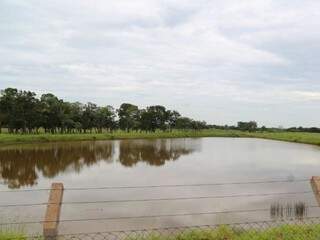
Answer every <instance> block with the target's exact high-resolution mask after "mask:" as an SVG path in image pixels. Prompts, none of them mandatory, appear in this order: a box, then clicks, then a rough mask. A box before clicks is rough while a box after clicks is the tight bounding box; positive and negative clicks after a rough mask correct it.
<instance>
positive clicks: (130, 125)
mask: <svg viewBox="0 0 320 240" xmlns="http://www.w3.org/2000/svg"><path fill="white" fill-rule="evenodd" d="M118 117H119V127H120V129H122V130H125V131H128V132H129V131H130V130H132V129H134V128H135V127H136V126H137V125H138V124H139V122H138V121H139V109H138V107H137V106H136V105H133V104H130V103H123V104H121V106H120V108H119V109H118Z"/></svg>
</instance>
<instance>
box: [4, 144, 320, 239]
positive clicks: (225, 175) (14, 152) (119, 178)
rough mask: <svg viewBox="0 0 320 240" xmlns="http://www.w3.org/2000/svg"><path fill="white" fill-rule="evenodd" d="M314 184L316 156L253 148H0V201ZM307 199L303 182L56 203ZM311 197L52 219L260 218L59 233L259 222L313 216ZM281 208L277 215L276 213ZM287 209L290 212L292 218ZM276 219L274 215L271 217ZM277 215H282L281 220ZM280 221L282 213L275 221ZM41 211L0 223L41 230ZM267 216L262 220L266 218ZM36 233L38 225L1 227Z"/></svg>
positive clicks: (135, 207)
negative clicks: (51, 191)
mask: <svg viewBox="0 0 320 240" xmlns="http://www.w3.org/2000/svg"><path fill="white" fill-rule="evenodd" d="M312 175H320V148H319V147H315V146H309V145H304V144H295V143H285V142H278V141H270V140H261V139H233V138H199V139H191V138H188V139H157V140H120V141H96V142H70V143H46V144H32V145H19V146H6V147H1V148H0V191H4V190H17V189H33V188H48V187H50V185H51V183H52V182H63V183H64V186H65V187H66V188H78V187H83V188H86V187H100V186H142V185H166V184H170V185H172V184H195V183H217V182H218V183H221V182H239V181H240V182H246V181H264V180H270V179H272V180H274V179H281V180H285V179H289V180H294V179H305V178H309V177H311V176H312ZM297 191H298V192H301V191H307V192H308V191H312V190H311V187H310V184H309V182H307V181H305V182H292V183H276V184H275V183H264V184H247V185H220V186H197V187H195V186H193V187H170V188H168V187H164V188H134V189H108V190H107V189H100V190H99V189H96V190H81V191H71V190H70V191H68V190H66V191H65V193H64V201H65V202H70V201H72V202H74V201H105V200H126V199H149V198H177V197H197V196H217V195H235V194H260V193H261V194H265V193H276V192H278V193H279V192H297ZM47 198H48V191H39V192H18V193H17V192H16V191H12V192H10V191H9V192H0V205H3V204H19V203H35V202H36V203H38V202H39V203H42V202H46V201H47ZM305 205H316V201H315V199H314V196H313V194H312V193H305V194H298V195H289V194H288V195H278V196H275V195H273V196H255V197H237V198H223V199H222V198H218V199H196V200H195V199H193V200H175V201H148V202H129V203H128V202H112V203H99V204H93V203H91V204H83V205H82V204H81V205H71V204H66V205H63V208H62V214H61V219H84V218H90V219H93V218H108V217H111V218H113V217H126V216H143V215H167V214H183V213H190V212H192V213H195V212H216V211H226V210H228V211H229V210H230V211H232V210H246V209H269V208H271V210H270V211H262V212H251V213H228V214H226V213H220V214H208V215H197V216H196V215H194V216H176V217H159V218H137V219H135V218H131V219H117V220H103V221H93V220H92V221H88V222H63V223H61V224H60V232H61V233H71V232H79V231H80V232H95V231H108V230H123V229H143V228H156V227H167V226H181V225H197V224H215V223H228V222H243V221H261V220H264V219H270V218H273V219H274V218H275V217H279V216H280V217H286V215H288V212H289V213H293V214H294V213H296V212H302V214H303V216H306V215H307V216H317V215H319V214H320V211H319V210H318V209H315V208H312V209H307V211H305V210H303V209H302V210H301V209H300V208H301V206H305ZM282 206H284V207H282ZM290 206H293V208H294V206H300V208H299V209H298V210H292V209H290V208H291V207H290ZM279 209H280V210H279ZM283 209H284V210H283ZM281 211H285V214H284V213H283V212H281ZM44 213H45V206H33V207H19V208H0V223H1V222H2V223H4V222H14V221H17V222H21V221H23V222H24V221H38V220H42V219H43V216H44ZM270 214H272V216H270ZM2 227H3V228H22V229H25V230H26V231H28V232H38V231H41V224H23V225H22V226H21V225H11V226H2Z"/></svg>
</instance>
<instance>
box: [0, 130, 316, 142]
mask: <svg viewBox="0 0 320 240" xmlns="http://www.w3.org/2000/svg"><path fill="white" fill-rule="evenodd" d="M185 137H195V138H197V137H252V138H264V139H273V140H280V141H288V142H297V143H306V144H313V145H319V146H320V134H319V133H304V132H286V131H278V132H261V131H260V132H244V131H238V130H220V129H208V130H201V131H194V130H174V131H172V132H169V131H167V132H162V131H156V132H139V131H138V132H135V131H132V132H125V131H114V132H112V133H108V132H106V133H86V134H84V133H75V134H45V133H40V134H8V133H2V134H0V144H15V143H38V142H57V141H83V140H109V139H134V138H136V139H137V138H185Z"/></svg>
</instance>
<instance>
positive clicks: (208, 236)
mask: <svg viewBox="0 0 320 240" xmlns="http://www.w3.org/2000/svg"><path fill="white" fill-rule="evenodd" d="M298 239H299V240H302V239H303V240H319V239H320V225H310V226H303V225H301V226H298V225H296V226H295V225H284V226H281V227H274V228H269V229H266V230H232V229H231V228H229V227H225V226H221V227H219V228H217V229H215V230H190V231H185V232H183V233H179V234H170V235H168V234H159V233H156V232H155V233H152V234H150V235H146V236H145V237H140V236H137V237H134V238H132V237H129V238H128V240H298Z"/></svg>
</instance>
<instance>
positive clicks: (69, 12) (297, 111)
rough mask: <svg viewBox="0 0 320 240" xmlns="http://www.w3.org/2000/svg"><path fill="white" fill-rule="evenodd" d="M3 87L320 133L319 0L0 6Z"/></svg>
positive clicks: (36, 1)
mask: <svg viewBox="0 0 320 240" xmlns="http://www.w3.org/2000/svg"><path fill="white" fill-rule="evenodd" d="M0 56H1V57H0V88H1V89H3V88H6V87H16V88H19V89H27V90H32V91H35V92H36V93H38V94H42V93H44V92H52V93H54V94H56V95H57V96H59V97H61V98H64V99H66V100H68V101H81V102H87V101H92V102H95V103H98V104H99V105H114V106H115V107H118V106H119V105H120V104H121V103H122V102H131V103H134V104H137V105H139V106H141V107H145V106H146V105H152V104H161V105H165V106H167V107H168V108H171V109H177V110H178V111H179V112H181V113H182V114H183V115H187V116H190V117H192V118H196V119H201V120H206V121H207V122H209V123H218V124H224V123H227V124H234V123H235V122H237V121H238V120H244V121H245V120H257V121H258V123H259V125H263V124H264V125H267V126H279V125H282V126H291V125H304V126H311V125H313V126H320V111H319V110H320V78H319V77H320V1H319V0H303V1H301V0H274V1H271V0H240V1H239V0H208V1H206V0H190V1H188V0H181V1H179V0H172V1H169V0H163V1H161V0H127V1H125V0H101V1H94V0H75V1H70V0H63V1H62V0H55V1H44V0H25V1H24V0H0Z"/></svg>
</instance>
